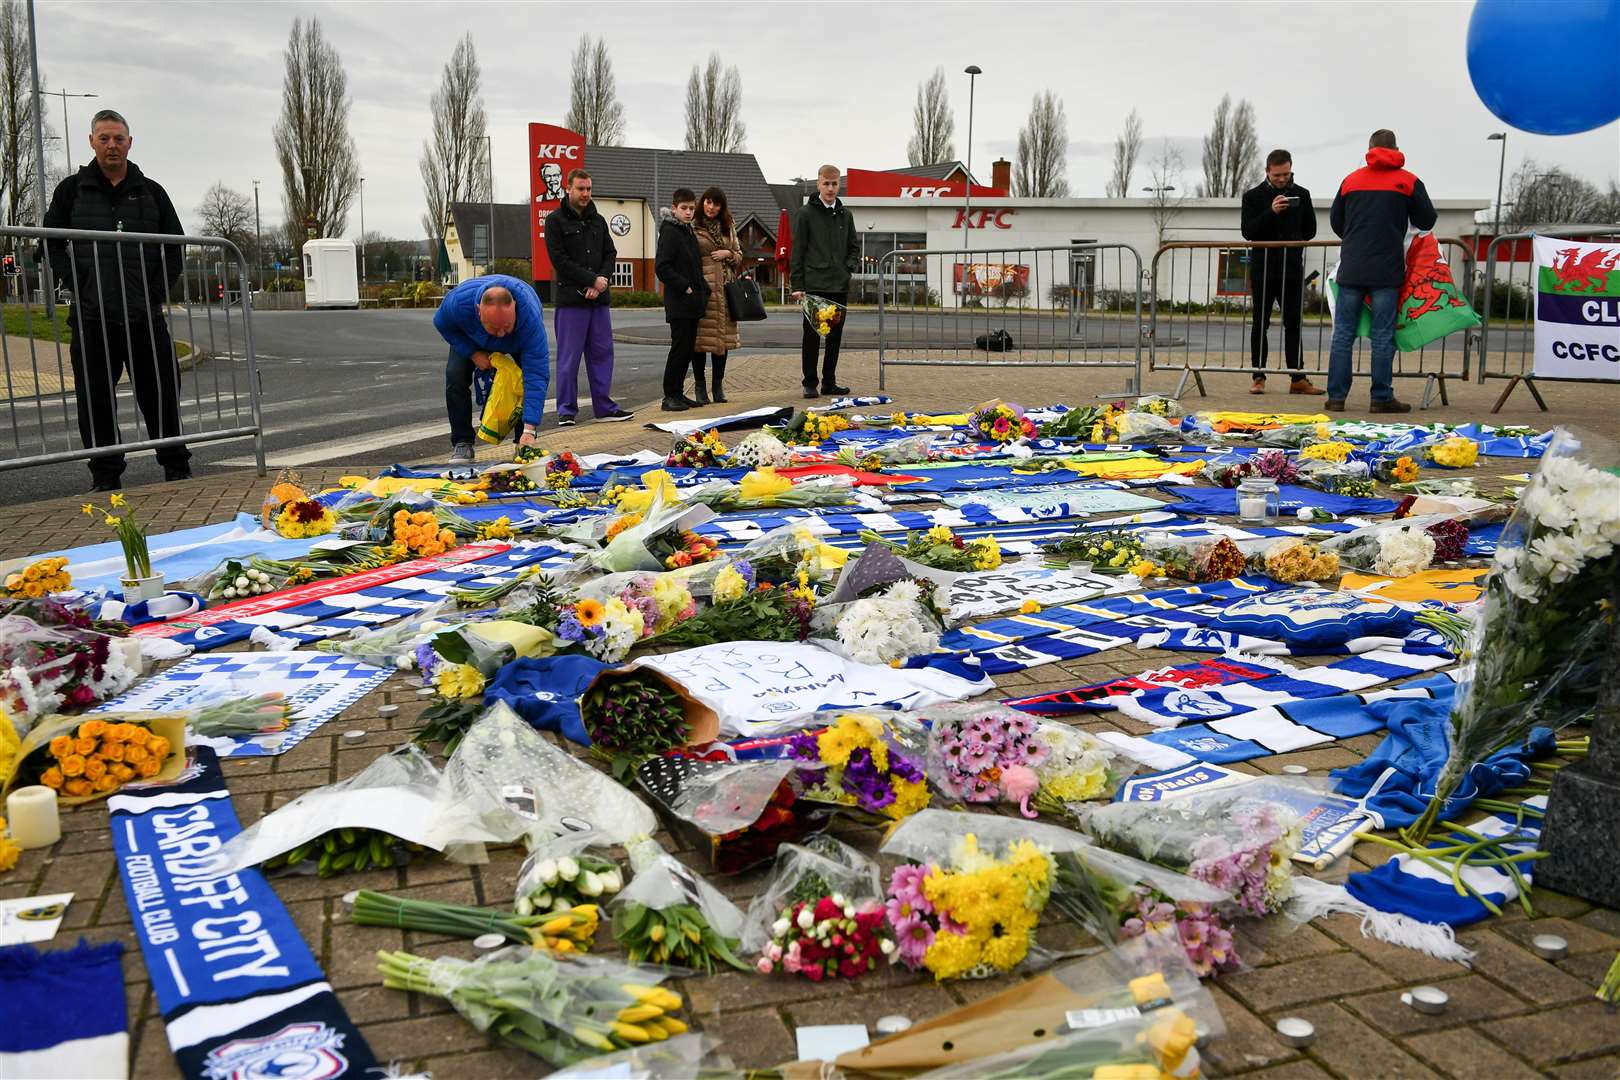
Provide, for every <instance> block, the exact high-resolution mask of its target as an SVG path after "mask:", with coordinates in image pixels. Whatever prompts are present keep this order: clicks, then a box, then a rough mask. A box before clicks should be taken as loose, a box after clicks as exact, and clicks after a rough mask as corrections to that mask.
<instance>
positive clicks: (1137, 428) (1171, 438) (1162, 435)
mask: <svg viewBox="0 0 1620 1080" xmlns="http://www.w3.org/2000/svg"><path fill="white" fill-rule="evenodd" d="M1113 437H1114V438H1117V439H1118V440H1119V441H1120V442H1128V443H1139V442H1161V441H1163V442H1180V441H1181V440H1182V438H1183V436H1182V434H1181V424H1180V423H1179V422H1178V421H1176V420H1171V419H1167V418H1165V417H1163V416H1155V415H1154V414H1153V413H1148V412H1134V411H1133V412H1127V413H1124V414H1122V415H1120V416H1119V418H1118V420H1117V421H1116V422H1115V431H1114V435H1113Z"/></svg>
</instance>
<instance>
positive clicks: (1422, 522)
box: [1321, 515, 1445, 577]
mask: <svg viewBox="0 0 1620 1080" xmlns="http://www.w3.org/2000/svg"><path fill="white" fill-rule="evenodd" d="M1443 517H1445V515H1437V516H1435V517H1432V518H1418V517H1414V518H1406V519H1404V520H1401V521H1383V522H1379V523H1377V524H1376V525H1369V526H1366V527H1364V528H1360V529H1357V530H1356V531H1355V532H1348V533H1340V534H1339V535H1337V536H1335V537H1333V538H1332V539H1329V540H1324V541H1323V542H1322V544H1321V548H1322V550H1323V551H1331V552H1333V553H1335V554H1336V555H1338V556H1339V564H1340V566H1343V567H1349V568H1351V569H1355V570H1362V571H1365V572H1366V573H1369V574H1380V575H1382V576H1384V577H1407V576H1409V575H1411V574H1416V573H1418V572H1419V571H1421V570H1427V569H1428V568H1429V566H1430V565H1431V564H1432V563H1433V562H1434V537H1432V536H1430V535H1429V534H1428V533H1427V532H1425V531H1424V529H1425V527H1426V526H1427V525H1430V524H1433V522H1435V521H1438V520H1440V519H1441V518H1443Z"/></svg>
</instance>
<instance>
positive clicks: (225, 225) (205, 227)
mask: <svg viewBox="0 0 1620 1080" xmlns="http://www.w3.org/2000/svg"><path fill="white" fill-rule="evenodd" d="M197 219H198V224H199V226H200V227H201V229H202V234H203V235H204V236H223V237H224V238H225V239H227V240H229V241H231V242H232V243H234V244H236V245H237V246H238V247H240V246H242V244H243V241H244V240H247V241H250V242H251V241H252V239H253V200H252V199H250V198H248V197H247V196H246V195H244V194H242V193H241V192H240V191H237V190H235V189H234V188H228V187H226V186H225V182H224V181H223V180H216V181H215V182H214V186H213V187H211V188H209V189H208V190H207V191H205V192H203V197H202V202H200V203H198V204H197Z"/></svg>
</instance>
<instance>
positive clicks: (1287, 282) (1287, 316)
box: [1249, 264, 1305, 379]
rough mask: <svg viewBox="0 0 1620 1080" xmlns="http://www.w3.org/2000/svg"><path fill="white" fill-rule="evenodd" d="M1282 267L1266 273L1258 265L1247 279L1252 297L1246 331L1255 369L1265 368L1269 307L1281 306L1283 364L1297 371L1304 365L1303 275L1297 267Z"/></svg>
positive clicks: (1261, 376)
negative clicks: (1301, 330)
mask: <svg viewBox="0 0 1620 1080" xmlns="http://www.w3.org/2000/svg"><path fill="white" fill-rule="evenodd" d="M1284 267H1286V268H1284ZM1284 267H1277V266H1273V267H1271V268H1270V272H1269V273H1268V272H1267V270H1266V268H1265V267H1264V266H1258V267H1256V268H1255V269H1254V271H1253V274H1252V276H1251V277H1250V278H1249V292H1250V293H1251V294H1252V295H1253V296H1254V321H1253V324H1252V326H1251V327H1250V329H1249V360H1250V362H1251V363H1252V364H1253V365H1254V366H1255V367H1257V368H1263V367H1265V366H1266V359H1267V357H1268V356H1269V355H1270V353H1271V345H1270V342H1268V341H1267V340H1266V331H1267V330H1269V329H1271V306H1272V305H1273V304H1281V305H1282V322H1283V362H1284V363H1286V364H1287V365H1288V367H1289V368H1291V369H1293V370H1295V371H1298V370H1299V369H1300V368H1303V367H1304V366H1305V365H1304V362H1303V361H1302V359H1301V354H1300V345H1299V321H1300V313H1301V311H1303V310H1304V307H1305V272H1304V269H1303V268H1302V267H1299V266H1287V265H1286V264H1284ZM1254 377H1255V378H1257V379H1264V378H1265V377H1266V376H1265V372H1263V371H1257V372H1255V374H1254ZM1295 378H1303V376H1295Z"/></svg>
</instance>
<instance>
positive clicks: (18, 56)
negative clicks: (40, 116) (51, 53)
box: [0, 0, 83, 225]
mask: <svg viewBox="0 0 1620 1080" xmlns="http://www.w3.org/2000/svg"><path fill="white" fill-rule="evenodd" d="M40 78H41V79H42V80H43V79H44V75H43V74H41V76H40ZM32 89H33V72H32V69H31V66H30V57H29V49H28V9H27V8H26V7H24V6H23V4H22V0H3V2H0V201H3V202H4V204H5V205H4V209H5V222H6V224H7V225H32V224H34V223H35V222H36V221H37V209H36V202H37V201H38V200H39V199H41V198H47V199H48V198H49V197H50V195H49V194H48V193H42V192H41V191H40V185H39V183H38V178H39V164H38V162H37V160H36V158H35V154H34V98H33V93H32ZM50 131H51V129H50V126H49V125H48V124H47V125H46V126H45V133H46V134H47V135H49V134H50ZM67 137H68V138H72V135H71V134H69V135H68V136H67ZM70 145H72V144H70ZM79 145H81V146H82V145H83V144H82V143H81V144H79ZM47 168H48V166H47Z"/></svg>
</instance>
